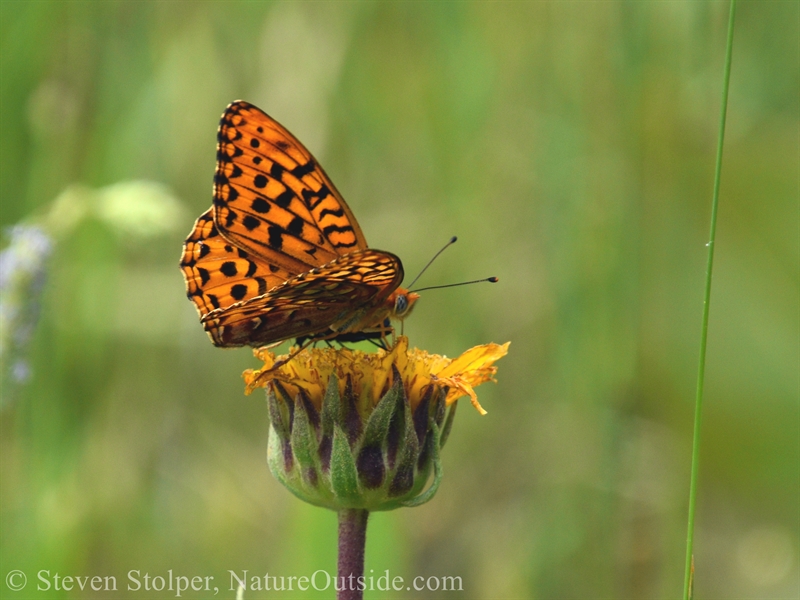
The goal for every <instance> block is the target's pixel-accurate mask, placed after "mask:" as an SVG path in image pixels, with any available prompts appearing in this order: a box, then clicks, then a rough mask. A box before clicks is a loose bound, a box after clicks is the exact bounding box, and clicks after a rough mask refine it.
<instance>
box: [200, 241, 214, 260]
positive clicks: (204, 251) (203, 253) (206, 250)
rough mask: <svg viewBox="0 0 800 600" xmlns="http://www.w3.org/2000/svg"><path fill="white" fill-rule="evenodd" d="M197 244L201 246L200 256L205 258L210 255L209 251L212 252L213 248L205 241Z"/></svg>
mask: <svg viewBox="0 0 800 600" xmlns="http://www.w3.org/2000/svg"><path fill="white" fill-rule="evenodd" d="M197 245H198V246H199V247H200V258H204V257H205V256H207V255H208V253H209V252H211V248H210V247H209V245H208V244H204V243H203V242H200V243H199V244H197Z"/></svg>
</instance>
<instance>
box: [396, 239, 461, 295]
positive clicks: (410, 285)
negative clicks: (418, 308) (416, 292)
mask: <svg viewBox="0 0 800 600" xmlns="http://www.w3.org/2000/svg"><path fill="white" fill-rule="evenodd" d="M457 241H458V238H457V237H456V236H453V237H451V238H450V241H449V242H447V243H446V244H445V245H444V246H442V249H441V250H439V251H438V252H437V253H436V254H434V255H433V258H432V259H430V260H429V261H428V264H427V265H425V267H424V268H423V269H422V271H420V272H419V275H417V276H416V277H414V281H412V282H411V283H410V284H409V286H408V287H409V288H411V287H413V286H414V284H415V283H417V279H419V278H420V277H422V274H423V273H424V272H425V271H427V270H428V267H430V266H431V265H432V264H433V261H435V260H436V259H437V257H438V256H439V255H440V254H441V253H442V252H444V251H445V250H446V249H447V247H448V246H452V245H453V244H455V243H456V242H457Z"/></svg>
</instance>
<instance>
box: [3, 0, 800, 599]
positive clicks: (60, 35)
mask: <svg viewBox="0 0 800 600" xmlns="http://www.w3.org/2000/svg"><path fill="white" fill-rule="evenodd" d="M0 11H1V12H0V34H1V35H2V40H1V41H2V46H1V48H2V57H1V59H0V60H1V61H2V62H1V63H0V67H1V68H2V72H1V75H2V81H1V82H0V88H1V89H0V92H1V94H0V100H1V101H2V110H1V111H0V127H1V129H0V152H1V153H2V154H1V156H0V192H1V193H2V198H1V201H2V206H1V207H0V209H1V211H2V212H1V213H0V214H1V219H0V220H1V222H2V226H3V227H5V230H4V231H5V233H4V242H3V244H4V246H3V247H5V248H6V254H5V256H10V255H11V254H9V252H17V255H19V252H22V254H25V252H27V254H26V256H28V257H29V258H31V260H30V261H29V262H28V263H26V264H27V267H25V268H22V267H20V266H19V265H20V264H21V263H19V262H17V263H14V265H16V266H14V265H12V264H11V263H10V262H8V261H7V262H4V263H3V265H4V269H5V272H4V274H3V285H4V286H6V287H5V288H4V292H3V293H4V294H5V296H4V299H5V300H6V308H8V306H12V305H13V306H16V309H15V310H16V312H14V313H13V314H11V313H8V312H6V313H4V315H3V318H4V321H3V324H4V327H5V331H4V332H2V335H3V340H4V346H3V351H4V354H3V360H4V363H5V364H4V366H3V369H4V374H5V380H4V387H3V406H2V414H1V415H0V426H1V427H2V431H1V432H0V444H1V445H0V451H1V454H0V467H1V468H2V472H1V473H0V475H1V476H2V480H1V481H0V483H1V484H2V485H1V493H0V511H1V512H0V518H1V519H2V521H0V542H1V544H0V553H1V554H0V562H2V575H3V577H5V575H6V573H8V572H9V571H10V570H12V569H21V570H23V571H24V572H26V574H27V575H28V581H29V583H28V587H27V588H26V591H25V592H24V593H14V592H11V591H10V590H9V589H8V588H7V587H6V586H5V585H3V584H0V590H2V591H0V596H1V597H2V598H23V597H24V598H82V597H109V598H145V597H151V598H156V597H159V598H166V597H174V596H173V595H171V594H170V595H164V594H157V593H155V592H149V593H145V592H144V591H139V592H129V591H126V589H125V587H126V585H127V579H126V574H127V572H128V571H129V570H132V569H138V570H140V572H141V573H142V574H143V573H145V572H148V573H150V574H151V576H153V575H166V574H167V571H168V569H172V570H173V572H174V573H175V574H184V575H201V576H206V575H214V576H215V577H216V583H217V584H218V585H219V586H220V590H221V591H220V594H219V596H218V597H226V598H232V597H233V596H234V593H233V592H231V591H229V589H228V588H229V582H230V575H229V573H228V570H229V569H231V570H234V571H236V572H241V571H243V570H245V569H247V570H249V572H250V574H251V575H253V574H259V575H262V576H263V574H264V573H267V572H268V573H270V575H284V576H289V575H310V574H311V573H312V572H313V571H315V570H316V569H327V570H328V571H329V572H331V573H333V572H334V570H335V534H336V531H335V530H336V518H335V515H334V514H333V513H329V512H326V511H324V510H322V509H318V508H313V507H310V506H306V505H304V504H302V503H301V502H300V501H298V500H296V499H295V498H294V497H292V496H291V495H290V494H289V493H288V492H287V491H286V490H285V489H283V488H282V487H281V486H280V485H279V484H278V483H277V482H276V481H274V480H273V479H272V477H271V475H270V474H269V472H268V470H267V467H266V460H265V456H266V447H267V440H266V438H267V429H268V420H267V410H266V405H265V402H264V401H263V397H262V396H260V395H258V394H255V395H253V396H249V397H245V396H244V395H243V384H242V380H241V372H242V371H243V370H244V369H246V368H250V367H253V366H255V365H256V361H255V359H254V358H253V357H252V354H251V352H250V350H249V349H238V350H227V351H225V350H219V349H216V348H214V347H212V345H211V343H210V342H209V341H208V339H207V338H206V336H205V333H204V332H203V330H202V327H201V326H200V324H199V323H198V319H197V316H196V314H195V310H194V307H193V305H192V304H191V303H190V302H188V301H187V300H186V298H185V296H184V283H183V279H182V276H181V273H180V271H179V269H178V259H179V256H180V251H181V244H182V241H183V239H184V237H185V236H186V235H187V234H188V233H189V231H190V230H191V227H192V223H193V220H194V219H195V218H196V217H197V216H198V215H199V214H200V213H201V212H202V211H204V210H206V209H207V208H208V207H209V206H210V204H211V181H212V177H213V172H214V160H215V141H216V127H217V123H218V120H219V117H220V114H221V113H222V111H223V109H224V108H225V106H226V105H227V104H228V103H229V102H231V101H233V100H235V99H239V98H242V99H246V100H248V101H250V102H252V103H254V104H256V105H258V106H260V107H261V108H263V109H264V110H265V111H267V112H268V113H269V114H271V115H272V116H274V117H275V118H276V119H278V120H279V121H280V122H281V123H283V124H284V125H285V126H286V127H288V128H289V129H290V130H291V131H292V132H293V133H295V135H297V137H298V138H299V139H301V140H302V141H303V142H304V143H305V144H306V145H307V146H308V147H309V149H311V151H312V152H313V153H314V154H315V155H316V156H317V157H318V158H319V159H320V161H321V162H322V164H323V165H324V166H325V168H326V170H327V171H328V173H329V175H330V176H331V178H332V179H333V181H334V182H335V183H336V184H337V186H338V188H339V189H340V191H341V192H342V193H343V195H344V197H345V198H346V199H347V201H348V203H349V204H350V206H351V208H352V209H353V211H354V213H355V214H356V215H357V216H358V219H359V221H360V223H361V226H362V229H363V230H364V232H365V234H366V236H367V239H368V240H369V242H370V244H371V245H372V246H374V247H376V248H380V249H384V250H389V251H392V252H394V253H396V254H398V255H400V256H401V257H402V258H403V261H404V264H405V266H406V272H407V273H408V274H410V275H413V274H415V273H416V272H417V271H418V270H419V269H420V268H421V267H422V266H423V265H424V264H425V262H426V261H427V260H428V259H429V258H430V257H431V256H432V255H433V253H434V252H435V251H436V250H437V249H438V248H439V247H440V246H441V245H442V244H443V243H444V242H445V241H446V240H447V239H448V238H449V237H450V236H451V235H454V234H455V235H458V236H459V239H460V241H459V243H458V244H457V245H456V246H455V247H454V248H452V249H450V250H448V251H447V252H446V253H445V254H444V255H443V256H442V257H441V258H440V259H439V260H437V262H436V263H435V265H434V266H433V267H432V269H431V270H430V271H429V272H428V273H426V274H425V277H424V279H423V283H424V284H426V285H433V284H436V283H450V282H453V281H460V280H464V279H471V278H476V277H485V276H488V275H497V276H499V277H500V283H499V284H497V285H494V286H491V285H481V286H473V287H467V288H459V289H452V290H438V291H431V292H429V293H426V294H424V297H423V299H422V300H421V301H420V303H419V304H418V306H417V308H416V310H415V313H414V315H413V316H412V318H410V319H409V320H408V322H407V323H406V328H405V331H406V333H407V334H408V335H409V336H410V339H411V342H412V344H414V345H416V346H418V347H421V348H425V349H427V350H429V351H431V352H437V353H442V354H447V355H449V356H454V355H457V354H459V353H460V352H461V351H463V350H464V349H466V348H468V347H470V346H472V345H475V344H478V343H484V342H489V341H495V342H504V341H507V340H511V342H512V344H511V349H510V354H509V356H508V357H507V358H504V359H503V360H502V361H501V362H500V363H499V367H500V369H499V374H498V383H497V384H496V385H493V384H486V385H484V386H483V387H481V388H480V389H479V394H480V398H481V402H482V404H483V406H484V407H485V408H486V409H487V410H488V411H489V414H488V415H487V416H486V417H480V416H479V415H478V414H477V413H476V412H475V411H473V410H471V409H470V407H469V406H468V404H467V403H464V406H462V407H461V410H460V411H459V415H458V418H457V419H456V426H455V428H454V431H453V435H452V436H451V438H450V442H449V443H448V446H447V448H446V449H445V452H444V467H445V479H444V482H443V484H442V487H441V488H440V491H439V493H438V495H437V497H436V498H435V499H434V500H433V501H432V502H430V503H429V504H427V505H425V506H423V507H421V508H416V509H405V510H400V511H395V512H392V513H386V514H376V515H373V517H372V519H371V522H370V529H369V532H368V547H367V572H368V573H367V574H368V575H369V574H370V570H372V574H373V575H374V576H377V574H382V573H383V572H384V571H385V570H386V569H389V570H390V572H391V575H392V576H395V575H401V576H403V577H405V578H407V580H408V579H411V578H413V577H414V576H417V575H422V576H425V577H427V576H429V575H452V576H461V577H462V578H463V587H464V589H463V591H462V592H459V593H452V592H449V593H442V592H440V593H438V594H433V593H430V592H428V593H422V592H402V593H392V594H389V597H394V598H421V597H442V598H444V597H447V598H504V599H512V598H513V599H516V598H553V599H583V598H586V599H593V598H631V599H633V598H637V599H638V598H676V597H678V596H679V595H680V593H681V590H682V578H683V560H684V546H685V530H686V502H687V496H688V476H689V455H690V451H691V427H692V415H693V402H694V386H695V377H696V364H697V347H698V340H699V332H700V318H701V308H702V306H701V297H702V289H703V278H704V269H705V257H706V248H705V242H706V237H707V230H708V223H709V212H710V199H711V189H712V179H713V166H714V152H715V144H716V136H717V124H718V111H719V100H720V94H721V79H722V64H723V56H724V43H725V31H726V27H727V13H728V4H727V3H725V2H508V3H506V2H487V3H469V2H463V3H462V2H435V3H434V2H432V3H424V2H407V3H388V2H387V3H384V2H375V3H372V2H363V3H346V2H341V3H316V2H309V3H266V2H241V3H240V2H63V3H62V2H10V1H3V2H2V3H0ZM799 19H800V4H798V3H797V2H741V3H740V5H739V11H738V19H737V24H736V34H735V43H734V52H733V71H732V78H731V91H730V104H729V112H728V131H727V138H726V148H725V156H724V166H723V173H722V190H721V208H720V215H719V225H718V237H717V255H716V258H717V262H716V269H715V279H714V288H713V297H712V308H711V322H710V336H709V347H708V370H707V383H706V390H707V395H706V404H705V411H704V430H703V439H702V456H701V473H700V492H699V505H698V515H697V526H696V527H697V533H696V545H695V551H696V560H695V564H696V583H695V591H696V597H697V598H733V597H735V598H798V597H800V591H798V590H799V589H800V569H799V568H798V552H800V544H799V543H798V537H799V536H800V516H799V515H800V470H799V464H800V462H799V459H800V410H799V409H798V395H799V391H800V383H799V381H798V373H799V371H800V368H799V367H798V365H799V364H800V310H799V309H798V307H799V306H800V277H798V272H799V271H800V252H799V250H798V248H799V245H798V244H799V242H800V237H799V236H798V198H799V197H800V188H799V187H798V186H799V185H800V184H799V183H798V182H799V181H800V167H799V166H798V165H799V164H800V151H799V149H800V137H799V136H800V133H799V132H800V128H799V127H800V125H799V124H800V118H799V117H800V109H799V107H798V94H799V93H800V85H799V84H798V80H799V79H800V75H799V73H800V60H799V58H798V52H797V49H798V44H799V43H800V35H799V34H798V31H799V27H798V23H799V22H800V20H799ZM19 223H28V224H30V223H38V224H44V225H43V226H44V231H45V232H46V233H47V234H48V235H49V236H50V240H49V241H50V244H51V247H50V254H49V257H47V258H46V259H45V258H44V257H45V255H46V254H47V251H46V248H44V247H43V246H42V245H41V244H40V245H38V246H37V245H36V243H33V244H31V243H28V245H27V246H25V240H26V239H28V238H26V237H25V236H26V235H27V234H29V233H30V231H29V230H22V229H20V228H19V227H17V228H16V229H13V226H15V225H16V224H19ZM26 231H27V234H26ZM15 232H16V233H15ZM20 240H21V241H20ZM45 241H46V240H45ZM28 242H30V239H28ZM15 244H16V246H15ZM20 244H22V246H20ZM15 247H16V248H17V249H16V250H15ZM19 247H24V250H23V251H19ZM25 248H26V249H25ZM15 256H16V255H15ZM37 261H38V262H37ZM12 267H13V268H12ZM14 268H16V269H17V270H16V271H14ZM20 269H21V270H20ZM25 269H27V270H25ZM15 278H16V279H15ZM14 282H16V283H14ZM12 283H14V285H15V286H16V287H13V289H12V287H9V286H12ZM9 290H11V291H9ZM37 290H40V291H41V295H40V296H38V295H37V294H38V292H37ZM15 303H16V304H15ZM40 569H46V570H49V571H50V572H51V576H52V575H54V574H55V573H56V572H57V573H59V574H60V575H62V576H63V575H81V576H83V575H101V576H105V575H115V576H116V577H117V579H118V582H119V586H120V591H118V592H116V593H111V594H96V593H91V592H87V591H83V592H81V591H79V590H75V591H72V592H55V591H53V590H50V591H49V592H37V591H36V590H35V585H36V583H37V581H36V572H37V571H39V570H40ZM332 596H333V594H332V592H331V591H328V592H325V593H316V594H312V593H308V594H299V593H289V592H278V593H272V594H270V593H267V592H248V593H247V594H246V596H245V597H246V598H306V597H308V598H331V597H332ZM386 596H387V594H384V593H380V592H372V593H369V592H368V593H367V597H368V598H382V597H386ZM184 597H207V594H206V595H203V594H197V593H195V594H188V595H185V596H184Z"/></svg>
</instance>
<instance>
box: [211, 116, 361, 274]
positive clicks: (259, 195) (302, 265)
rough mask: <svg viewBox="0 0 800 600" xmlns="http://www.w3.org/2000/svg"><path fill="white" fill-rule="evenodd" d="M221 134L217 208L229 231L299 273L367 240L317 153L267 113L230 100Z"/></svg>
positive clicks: (238, 242) (219, 219)
mask: <svg viewBox="0 0 800 600" xmlns="http://www.w3.org/2000/svg"><path fill="white" fill-rule="evenodd" d="M217 141H218V143H217V171H216V176H215V180H214V213H213V214H214V220H215V222H216V224H217V227H218V229H219V232H220V233H221V234H222V236H223V237H225V238H227V239H228V240H230V241H232V242H234V243H235V244H236V245H238V246H240V247H241V248H243V249H244V250H246V251H249V252H251V253H253V254H255V255H257V256H261V257H263V258H268V259H269V260H270V261H271V262H274V263H276V264H278V265H279V266H281V267H283V268H284V269H286V270H287V271H293V272H297V273H301V272H303V271H307V270H309V269H311V268H313V267H316V266H321V265H323V264H326V263H328V262H330V261H332V260H333V259H335V258H336V257H337V256H341V255H343V254H347V253H349V252H353V251H355V250H359V249H364V248H366V247H367V243H366V240H365V239H364V234H363V233H362V232H361V229H360V227H359V226H358V222H357V221H356V219H355V217H354V216H353V214H352V212H351V211H350V209H349V207H348V206H347V204H346V203H345V201H344V200H343V199H342V197H341V195H340V194H339V192H338V191H337V190H336V187H335V186H334V185H333V183H332V182H331V180H330V179H329V178H328V176H327V175H326V174H325V171H324V170H323V169H322V167H321V166H320V165H319V163H317V161H316V159H315V158H314V157H313V156H312V155H311V153H310V152H309V151H308V150H307V149H306V148H305V147H304V146H303V145H302V144H301V143H300V142H299V141H298V140H297V139H296V138H295V137H294V136H293V135H292V134H291V133H289V132H288V131H287V130H286V129H285V128H284V127H282V126H281V125H280V124H279V123H277V122H276V121H275V120H274V119H272V118H271V117H269V116H268V115H267V114H266V113H264V112H262V111H261V110H260V109H258V108H256V107H255V106H253V105H251V104H248V103H247V102H243V101H239V102H234V103H232V104H231V105H230V106H228V108H227V109H226V111H225V113H224V114H223V116H222V119H221V121H220V126H219V130H218V133H217Z"/></svg>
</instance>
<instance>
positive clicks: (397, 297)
mask: <svg viewBox="0 0 800 600" xmlns="http://www.w3.org/2000/svg"><path fill="white" fill-rule="evenodd" d="M418 299H419V294H415V293H414V292H409V291H408V290H407V289H405V288H397V289H396V290H395V291H394V292H392V295H391V296H389V302H390V303H391V307H392V309H391V310H392V315H391V316H392V318H394V319H398V320H400V321H402V320H403V319H405V318H406V317H407V316H408V315H410V314H411V311H412V309H413V308H414V304H415V303H416V301H417V300H418Z"/></svg>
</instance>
